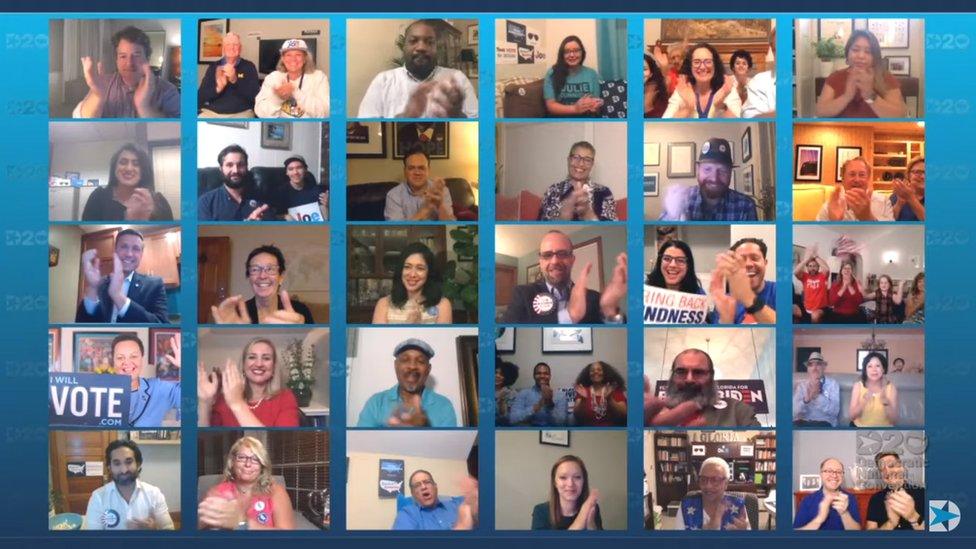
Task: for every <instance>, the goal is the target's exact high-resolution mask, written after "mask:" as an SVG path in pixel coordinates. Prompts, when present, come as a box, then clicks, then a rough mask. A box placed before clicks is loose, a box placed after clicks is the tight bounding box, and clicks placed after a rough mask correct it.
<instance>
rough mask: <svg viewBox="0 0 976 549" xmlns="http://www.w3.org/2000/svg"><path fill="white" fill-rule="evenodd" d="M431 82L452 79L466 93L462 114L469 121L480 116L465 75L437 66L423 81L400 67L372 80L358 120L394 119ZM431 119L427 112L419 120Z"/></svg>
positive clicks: (360, 107)
mask: <svg viewBox="0 0 976 549" xmlns="http://www.w3.org/2000/svg"><path fill="white" fill-rule="evenodd" d="M431 80H453V81H454V84H455V85H457V86H458V87H459V88H461V90H462V91H463V92H464V102H463V103H462V104H461V112H463V113H464V116H466V117H468V118H477V117H478V96H477V94H475V91H474V86H472V85H471V81H470V80H468V77H467V76H464V73H463V72H461V71H459V70H457V69H449V68H446V67H434V70H433V71H432V72H431V73H430V75H428V76H427V78H425V79H424V80H417V79H416V78H414V77H413V75H412V74H410V72H409V71H407V69H406V67H397V68H395V69H390V70H388V71H383V72H381V73H379V74H377V75H376V77H375V78H373V81H372V82H370V84H369V88H367V89H366V94H365V95H364V96H363V101H362V102H361V103H360V104H359V115H358V118H395V117H397V116H398V115H399V114H400V113H401V112H403V109H404V108H405V107H406V106H407V101H408V100H409V99H410V96H411V95H413V92H414V90H416V89H417V87H418V86H420V84H421V83H423V82H429V81H431ZM425 117H428V116H427V113H424V116H422V117H420V118H425Z"/></svg>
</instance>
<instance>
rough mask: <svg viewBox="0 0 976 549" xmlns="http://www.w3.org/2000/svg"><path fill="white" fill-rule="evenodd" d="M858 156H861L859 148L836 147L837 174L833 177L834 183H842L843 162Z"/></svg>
mask: <svg viewBox="0 0 976 549" xmlns="http://www.w3.org/2000/svg"><path fill="white" fill-rule="evenodd" d="M859 156H861V147H837V174H835V176H834V181H836V182H837V183H840V182H841V181H843V180H844V173H843V171H842V169H843V166H844V162H847V161H848V160H850V159H852V158H857V157H859Z"/></svg>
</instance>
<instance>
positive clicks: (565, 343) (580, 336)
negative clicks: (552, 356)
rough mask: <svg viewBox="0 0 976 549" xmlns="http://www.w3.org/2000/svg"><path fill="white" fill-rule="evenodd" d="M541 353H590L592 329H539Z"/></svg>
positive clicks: (591, 349) (591, 348) (591, 350)
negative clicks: (540, 333)
mask: <svg viewBox="0 0 976 549" xmlns="http://www.w3.org/2000/svg"><path fill="white" fill-rule="evenodd" d="M541 329H542V352H543V353H592V352H593V328H541Z"/></svg>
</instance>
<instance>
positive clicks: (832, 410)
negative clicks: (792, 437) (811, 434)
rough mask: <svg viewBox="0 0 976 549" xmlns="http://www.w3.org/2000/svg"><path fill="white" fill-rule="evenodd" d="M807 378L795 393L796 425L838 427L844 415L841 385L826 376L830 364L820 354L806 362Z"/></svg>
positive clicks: (798, 384)
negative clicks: (839, 416) (842, 411)
mask: <svg viewBox="0 0 976 549" xmlns="http://www.w3.org/2000/svg"><path fill="white" fill-rule="evenodd" d="M803 364H804V366H806V368H807V378H806V379H805V380H803V381H801V382H799V383H797V384H796V388H795V389H794V390H793V425H795V426H797V427H837V417H838V414H840V386H839V385H838V384H837V381H835V380H834V379H833V378H829V377H826V376H824V370H826V369H827V361H826V360H825V359H824V356H823V355H822V354H820V353H818V352H813V353H810V357H809V358H807V360H806V362H804V363H803Z"/></svg>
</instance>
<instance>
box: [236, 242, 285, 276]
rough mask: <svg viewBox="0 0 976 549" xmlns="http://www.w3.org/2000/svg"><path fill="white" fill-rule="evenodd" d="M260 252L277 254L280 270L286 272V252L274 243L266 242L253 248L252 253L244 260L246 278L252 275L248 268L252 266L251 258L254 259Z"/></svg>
mask: <svg viewBox="0 0 976 549" xmlns="http://www.w3.org/2000/svg"><path fill="white" fill-rule="evenodd" d="M258 254H270V255H273V256H275V259H277V260H278V272H279V273H284V272H285V254H283V253H281V250H280V249H279V248H278V247H277V246H275V245H274V244H264V245H262V246H258V247H257V248H254V249H253V250H251V253H249V254H247V259H246V260H245V261H244V278H247V277H248V276H250V275H249V274H248V272H247V270H248V269H249V268H250V267H251V260H252V259H254V256H256V255H258Z"/></svg>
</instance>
